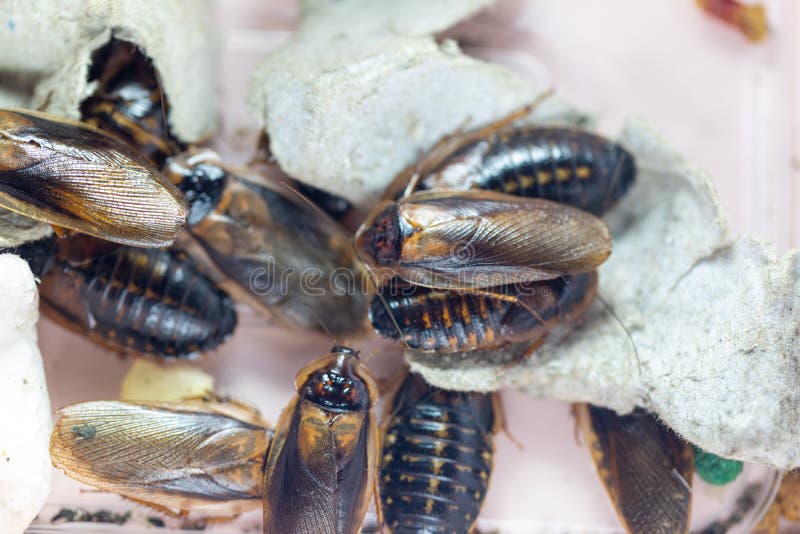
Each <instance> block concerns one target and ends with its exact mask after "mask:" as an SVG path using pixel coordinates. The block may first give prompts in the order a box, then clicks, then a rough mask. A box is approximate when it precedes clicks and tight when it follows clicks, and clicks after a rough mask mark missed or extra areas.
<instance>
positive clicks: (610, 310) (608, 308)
mask: <svg viewBox="0 0 800 534" xmlns="http://www.w3.org/2000/svg"><path fill="white" fill-rule="evenodd" d="M597 300H598V301H599V302H600V304H602V305H603V307H604V308H605V309H606V311H607V312H608V313H609V314H610V315H611V316H612V317H613V318H614V320H615V321H617V323H618V324H619V325H620V326H621V327H622V329H623V330H624V331H625V335H626V336H628V340H629V341H630V344H631V347H633V354H634V355H635V356H636V366H637V368H638V371H639V380H641V378H642V360H641V359H640V358H639V349H637V348H636V343H635V342H634V341H633V336H632V335H631V331H630V330H629V329H628V327H627V325H626V324H625V323H624V322H623V321H622V319H620V318H619V316H618V315H617V313H616V312H615V311H614V308H613V306H611V304H609V303H608V302H607V301H606V299H604V298H603V296H602V295H600V294H599V293H598V294H597Z"/></svg>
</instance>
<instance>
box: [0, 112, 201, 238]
mask: <svg viewBox="0 0 800 534" xmlns="http://www.w3.org/2000/svg"><path fill="white" fill-rule="evenodd" d="M0 156H1V157H0V207H2V208H6V209H8V210H11V211H14V212H16V213H19V214H21V215H24V216H26V217H30V218H31V219H35V220H37V221H42V222H46V223H49V224H52V225H54V226H55V227H56V228H57V229H58V228H66V229H69V230H75V231H78V232H81V233H85V234H90V235H93V236H96V237H100V238H102V239H107V240H109V241H115V242H118V243H122V244H126V245H132V246H142V247H158V246H166V245H169V244H171V243H172V242H173V241H174V239H175V237H176V236H177V235H178V233H179V232H180V231H181V229H182V228H183V225H184V221H185V219H186V214H187V208H186V204H185V201H184V200H183V197H182V196H181V194H180V193H179V192H178V191H177V189H176V188H175V187H174V186H173V185H172V184H170V183H169V182H168V181H166V180H164V178H162V177H161V175H160V174H159V173H158V171H157V170H156V168H155V167H153V165H152V164H151V163H150V162H149V161H148V160H147V159H146V158H144V157H143V156H141V155H140V154H138V153H137V152H136V150H134V149H133V148H131V147H129V146H128V145H127V144H125V143H124V142H121V141H118V140H116V139H114V138H113V137H111V136H109V135H107V134H105V133H103V132H101V131H100V130H97V129H95V128H92V127H90V126H87V125H85V124H82V123H79V122H74V121H70V120H65V119H59V118H57V117H53V116H51V115H46V114H43V113H37V112H33V111H21V110H0Z"/></svg>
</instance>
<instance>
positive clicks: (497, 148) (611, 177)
mask: <svg viewBox="0 0 800 534" xmlns="http://www.w3.org/2000/svg"><path fill="white" fill-rule="evenodd" d="M412 178H413V179H414V182H415V188H416V190H428V189H438V190H442V189H446V190H457V191H465V190H470V189H481V190H488V191H499V192H502V193H508V194H510V195H516V196H521V197H528V198H544V199H548V200H554V201H556V202H561V203H563V204H568V205H570V206H573V207H576V208H580V209H582V210H585V211H588V212H589V213H592V214H594V215H596V216H601V215H603V214H604V213H605V212H607V211H608V210H609V209H610V208H611V207H612V206H614V205H615V204H616V203H617V202H618V201H619V200H620V199H621V198H622V197H623V196H624V195H625V194H626V193H627V192H628V190H629V189H630V187H631V185H632V184H633V183H634V181H635V179H636V164H635V161H634V158H633V156H632V155H631V154H630V152H628V151H627V150H626V149H625V148H624V147H622V146H621V145H619V144H618V143H614V142H612V141H609V140H608V139H605V138H603V137H601V136H599V135H595V134H593V133H591V132H588V131H585V130H582V129H578V128H569V127H541V126H522V127H513V126H510V125H509V124H508V120H507V119H501V120H500V121H498V122H497V123H494V124H492V125H490V126H487V127H485V128H481V129H479V130H476V131H474V132H467V133H465V134H462V135H460V136H459V135H456V136H454V137H453V138H448V139H447V141H446V142H442V143H440V144H439V145H437V147H435V148H434V149H433V150H432V151H431V152H430V153H429V154H428V155H427V156H425V157H423V158H422V159H421V160H420V162H419V163H417V164H415V165H412V166H411V167H409V168H408V169H406V170H405V171H403V172H401V173H400V174H399V175H398V176H397V178H395V181H394V182H393V184H392V185H391V186H390V187H389V189H388V190H387V196H388V197H396V195H397V194H398V193H400V192H401V191H402V190H403V189H405V188H406V186H407V185H408V183H409V182H410V181H411V180H412Z"/></svg>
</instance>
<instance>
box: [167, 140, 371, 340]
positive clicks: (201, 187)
mask: <svg viewBox="0 0 800 534" xmlns="http://www.w3.org/2000/svg"><path fill="white" fill-rule="evenodd" d="M166 174H167V176H169V177H170V179H171V180H172V181H173V182H174V183H175V184H177V185H178V187H179V188H180V189H181V190H182V191H183V192H184V193H185V194H186V197H187V199H188V200H189V203H190V206H191V207H190V214H189V230H190V232H191V234H192V235H193V236H194V238H195V239H196V240H197V241H198V242H199V243H200V245H201V246H202V247H203V249H204V250H205V251H206V253H207V254H208V256H209V257H210V258H211V260H212V261H213V263H214V264H215V265H216V266H217V268H219V270H220V271H222V272H223V273H225V275H227V276H228V277H229V278H230V279H231V280H233V281H234V282H235V283H236V284H237V285H238V287H239V290H240V291H239V293H240V296H241V297H242V298H243V299H244V300H247V301H248V302H251V303H254V304H255V305H256V306H257V307H258V308H259V309H262V310H265V311H266V312H268V313H270V314H272V315H275V316H277V317H278V318H279V319H282V320H283V322H284V323H287V324H289V325H292V326H295V327H300V328H305V329H310V330H319V331H322V332H326V333H328V334H330V335H354V334H356V333H360V332H362V331H363V330H364V327H365V322H366V321H365V319H366V315H367V307H368V301H367V297H366V295H365V293H364V291H363V288H362V280H361V273H362V270H361V267H360V266H359V263H358V261H357V260H356V257H355V253H354V251H353V245H352V240H351V238H350V235H349V234H348V233H347V232H346V231H345V230H344V229H343V228H341V227H340V226H339V225H338V224H337V223H336V222H335V221H333V220H331V219H330V218H329V217H328V216H327V215H325V214H324V213H322V212H321V211H319V210H318V209H316V208H314V207H313V206H311V205H309V204H307V203H306V202H304V201H303V200H302V199H300V198H297V199H295V198H291V197H290V196H289V195H290V194H291V191H290V190H289V189H286V191H282V190H280V189H279V186H277V185H272V184H268V183H266V182H263V181H262V182H259V181H258V177H257V176H249V175H248V174H247V173H246V171H235V170H231V169H228V168H226V167H224V166H223V165H222V164H221V163H220V161H219V159H218V158H217V157H216V155H214V154H213V153H212V152H211V151H208V150H203V151H190V152H187V153H184V154H182V155H180V156H178V157H176V158H173V159H171V160H170V161H169V162H168V164H167V166H166Z"/></svg>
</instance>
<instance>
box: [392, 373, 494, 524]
mask: <svg viewBox="0 0 800 534" xmlns="http://www.w3.org/2000/svg"><path fill="white" fill-rule="evenodd" d="M388 412H389V413H388V416H387V419H386V421H385V422H384V424H383V425H382V429H381V434H382V450H381V460H380V471H379V474H378V487H379V494H380V499H379V505H380V511H381V515H382V517H383V521H384V524H385V527H386V528H387V529H388V531H389V532H392V533H394V534H401V533H412V532H431V533H433V532H436V533H453V534H457V533H466V532H472V528H473V527H474V524H475V521H476V519H477V518H478V513H479V512H480V509H481V506H482V505H483V500H484V497H485V496H486V491H487V489H488V487H489V478H490V476H491V473H492V465H493V457H494V434H495V433H496V432H497V431H498V430H499V429H500V428H501V426H502V420H501V418H502V411H501V410H500V406H499V398H498V396H497V394H486V393H465V392H456V391H446V390H443V389H439V388H436V387H433V386H429V385H428V384H426V383H425V381H424V380H423V379H422V378H421V377H420V376H419V375H416V374H409V375H408V376H407V377H406V379H405V381H404V382H403V383H402V385H401V386H400V389H399V390H398V392H397V394H396V395H395V397H394V400H393V401H392V405H391V407H390V408H389V409H388Z"/></svg>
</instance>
